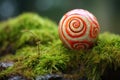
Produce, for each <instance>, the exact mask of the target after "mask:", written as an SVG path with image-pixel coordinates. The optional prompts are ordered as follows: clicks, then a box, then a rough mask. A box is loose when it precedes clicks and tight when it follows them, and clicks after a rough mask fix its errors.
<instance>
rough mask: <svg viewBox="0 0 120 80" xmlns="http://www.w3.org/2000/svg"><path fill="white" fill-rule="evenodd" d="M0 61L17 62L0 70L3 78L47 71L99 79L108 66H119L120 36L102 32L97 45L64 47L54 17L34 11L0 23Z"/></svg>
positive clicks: (115, 67) (29, 76)
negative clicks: (81, 48) (79, 47)
mask: <svg viewBox="0 0 120 80" xmlns="http://www.w3.org/2000/svg"><path fill="white" fill-rule="evenodd" d="M0 55H1V57H0V62H14V66H12V67H8V68H7V69H5V70H2V71H1V72H0V79H2V78H3V77H5V76H10V75H15V74H19V75H22V76H24V77H27V78H28V79H35V77H36V76H39V75H45V74H60V75H63V74H64V77H68V78H69V76H70V78H72V79H73V80H78V79H79V78H80V77H84V76H85V77H87V78H88V80H100V79H101V76H103V73H104V71H105V70H106V69H107V68H114V70H116V69H117V68H119V67H120V36H119V35H115V34H111V33H109V32H106V33H101V34H100V35H99V38H98V41H97V43H96V44H95V46H94V47H93V48H91V49H88V50H80V51H74V50H69V49H67V48H65V47H64V45H63V44H62V43H61V41H60V40H59V37H58V30H57V25H56V23H54V22H53V21H51V20H49V19H47V18H43V17H40V16H38V15H37V14H34V13H25V14H22V15H20V16H18V17H17V18H14V19H10V20H8V21H5V22H1V23H0Z"/></svg>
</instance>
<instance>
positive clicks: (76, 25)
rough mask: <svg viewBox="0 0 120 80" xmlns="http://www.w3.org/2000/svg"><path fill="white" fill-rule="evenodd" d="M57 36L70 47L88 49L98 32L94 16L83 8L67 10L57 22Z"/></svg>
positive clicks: (97, 24)
mask: <svg viewBox="0 0 120 80" xmlns="http://www.w3.org/2000/svg"><path fill="white" fill-rule="evenodd" d="M58 32H59V37H60V39H61V41H62V42H63V44H64V45H65V46H67V47H68V48H70V49H74V50H80V49H88V48H90V47H92V46H93V44H94V43H95V42H96V39H97V37H98V35H99V32H100V27H99V23H98V21H97V19H96V17H95V16H94V15H93V14H92V13H90V12H88V11H87V10H83V9H74V10H71V11H69V12H67V13H66V14H65V15H64V16H63V17H62V19H61V20H60V22H59V28H58Z"/></svg>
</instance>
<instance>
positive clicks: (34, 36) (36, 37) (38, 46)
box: [22, 30, 40, 55]
mask: <svg viewBox="0 0 120 80" xmlns="http://www.w3.org/2000/svg"><path fill="white" fill-rule="evenodd" d="M22 32H29V33H31V34H32V36H33V38H34V39H36V40H37V41H36V44H37V53H38V54H39V55H40V39H39V38H38V36H37V35H36V34H35V33H33V32H31V31H29V30H22Z"/></svg>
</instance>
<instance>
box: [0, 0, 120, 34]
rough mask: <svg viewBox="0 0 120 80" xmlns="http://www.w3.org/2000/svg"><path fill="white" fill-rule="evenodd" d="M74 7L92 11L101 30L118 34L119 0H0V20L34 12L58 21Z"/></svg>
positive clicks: (119, 25)
mask: <svg viewBox="0 0 120 80" xmlns="http://www.w3.org/2000/svg"><path fill="white" fill-rule="evenodd" d="M75 8H82V9H86V10H88V11H90V12H91V13H93V14H94V15H95V16H96V17H97V19H98V21H99V24H100V26H101V31H102V32H104V31H109V32H113V33H117V34H120V0H0V21H4V20H7V19H9V18H11V17H15V16H17V15H19V14H21V13H23V12H36V13H38V14H40V15H41V16H45V17H48V18H50V19H52V20H54V21H55V22H57V23H59V20H60V19H61V17H62V16H63V15H64V14H65V13H66V12H67V11H69V10H71V9H75Z"/></svg>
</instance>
